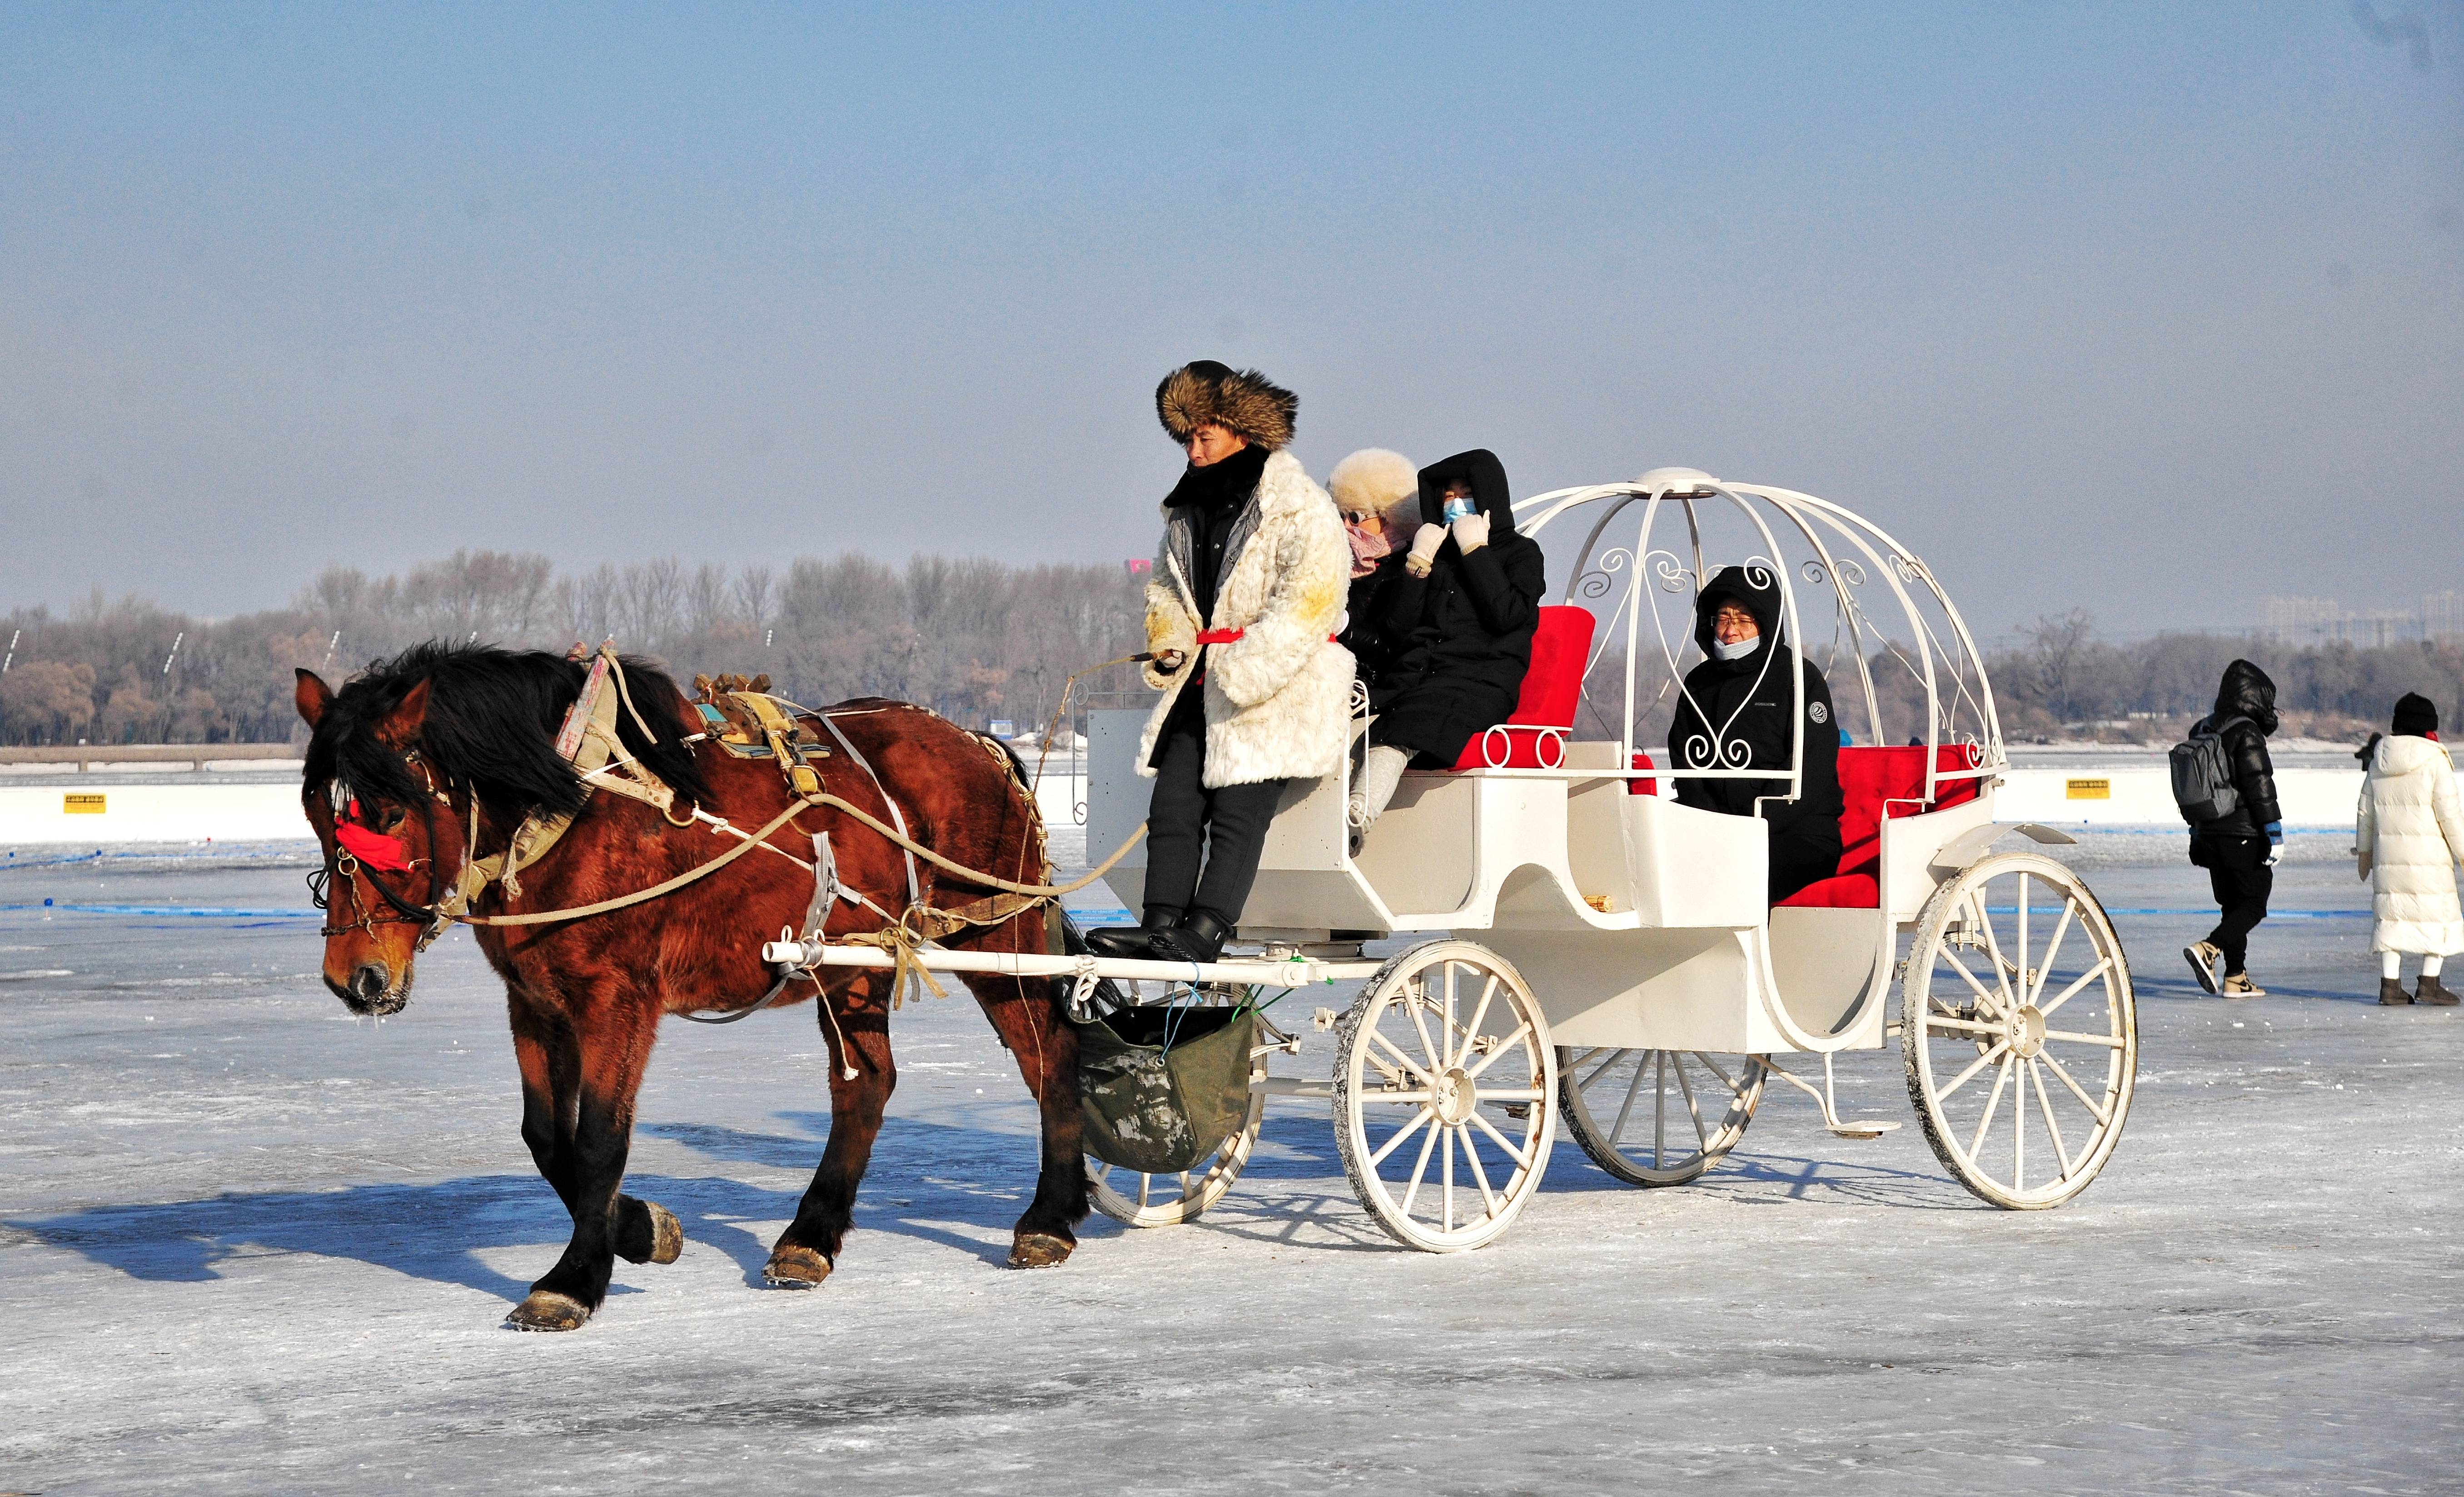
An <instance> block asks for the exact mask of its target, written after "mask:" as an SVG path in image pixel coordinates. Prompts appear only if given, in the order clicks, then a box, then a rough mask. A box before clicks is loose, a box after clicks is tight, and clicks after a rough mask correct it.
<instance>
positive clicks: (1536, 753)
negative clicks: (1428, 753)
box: [1454, 605, 1599, 769]
mask: <svg viewBox="0 0 2464 1497" xmlns="http://www.w3.org/2000/svg"><path fill="white" fill-rule="evenodd" d="M1597 627H1599V621H1597V620H1596V619H1594V618H1593V617H1592V613H1591V610H1590V609H1588V608H1577V607H1573V606H1572V605H1559V606H1555V607H1547V608H1542V609H1541V610H1540V622H1539V624H1538V626H1537V627H1534V628H1533V630H1532V632H1531V668H1530V669H1529V670H1528V671H1525V672H1524V673H1523V695H1522V697H1521V698H1520V699H1519V700H1518V701H1516V702H1515V704H1514V715H1512V716H1510V717H1508V718H1507V719H1506V720H1505V721H1504V722H1501V723H1499V724H1498V725H1497V726H1496V727H1494V728H1491V729H1489V730H1488V731H1487V732H1485V733H1480V734H1475V735H1473V736H1472V738H1471V741H1470V742H1468V743H1465V744H1464V745H1463V753H1462V755H1461V756H1460V757H1459V758H1457V759H1456V760H1455V764H1454V767H1455V768H1457V769H1554V768H1556V767H1557V766H1558V765H1560V764H1562V763H1564V762H1565V761H1566V735H1567V734H1569V733H1571V732H1573V727H1574V708H1575V705H1576V704H1577V703H1579V702H1580V701H1581V700H1582V699H1583V667H1584V666H1585V664H1587V663H1588V662H1589V661H1590V660H1591V657H1592V631H1593V630H1594V629H1595V628H1597Z"/></svg>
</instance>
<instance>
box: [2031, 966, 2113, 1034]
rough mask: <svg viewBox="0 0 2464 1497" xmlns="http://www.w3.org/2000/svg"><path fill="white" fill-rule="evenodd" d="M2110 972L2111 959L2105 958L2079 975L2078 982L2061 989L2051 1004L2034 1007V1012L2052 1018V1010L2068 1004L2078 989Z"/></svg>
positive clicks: (2111, 968) (2039, 1004)
mask: <svg viewBox="0 0 2464 1497" xmlns="http://www.w3.org/2000/svg"><path fill="white" fill-rule="evenodd" d="M2112 970H2113V958H2111V957H2107V958H2104V959H2103V960H2102V961H2100V962H2098V963H2097V964H2096V965H2095V966H2093V967H2090V968H2088V969H2087V970H2086V971H2085V972H2082V973H2080V974H2079V980H2078V981H2076V982H2073V983H2072V984H2071V985H2070V986H2068V987H2066V988H2064V989H2062V991H2061V994H2060V996H2059V997H2057V998H2056V999H2055V1000H2054V1001H2053V1002H2050V1003H2038V1004H2037V1005H2036V1012H2038V1013H2040V1014H2043V1015H2044V1016H2045V1017H2046V1018H2048V1019H2050V1018H2052V1017H2053V1014H2054V1010H2055V1009H2057V1008H2059V1007H2061V1006H2062V1005H2063V1004H2064V1003H2067V1002H2070V1001H2071V998H2072V996H2073V995H2074V994H2076V993H2078V992H2079V989H2081V988H2083V987H2085V986H2087V985H2088V984H2089V983H2090V982H2093V981H2095V980H2097V979H2098V978H2101V977H2102V976H2104V975H2105V974H2106V973H2107V972H2110V971H2112Z"/></svg>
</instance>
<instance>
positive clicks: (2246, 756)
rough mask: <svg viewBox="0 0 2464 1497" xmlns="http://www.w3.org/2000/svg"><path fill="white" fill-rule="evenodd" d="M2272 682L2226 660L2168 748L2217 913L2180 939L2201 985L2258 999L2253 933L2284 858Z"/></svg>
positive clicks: (2193, 852) (2197, 862)
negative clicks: (2191, 937)
mask: <svg viewBox="0 0 2464 1497" xmlns="http://www.w3.org/2000/svg"><path fill="white" fill-rule="evenodd" d="M2275 731H2276V683H2275V682H2274V681H2272V680H2269V679H2268V675H2267V672H2266V671H2261V670H2260V669H2259V668H2258V667H2256V666H2255V665H2253V664H2251V663H2250V662H2249V661H2247V660H2236V661H2234V662H2233V664H2231V665H2229V666H2227V667H2225V674H2224V680H2223V681H2222V682H2221V683H2220V684H2219V685H2218V686H2217V688H2216V707H2215V711H2214V712H2212V713H2211V714H2210V715H2207V716H2206V717H2203V718H2201V719H2200V720H2199V721H2198V722H2197V723H2196V724H2195V725H2194V726H2192V727H2191V729H2190V736H2189V738H2188V739H2186V740H2185V741H2183V742H2181V743H2178V744H2176V745H2174V747H2173V751H2172V771H2173V799H2174V801H2175V803H2176V804H2179V805H2180V806H2181V808H2182V817H2183V820H2185V821H2187V822H2189V824H2190V865H2191V867H2193V868H2203V869H2206V870H2208V886H2209V888H2210V889H2211V890H2213V891H2214V892H2215V896H2216V906H2217V910H2218V915H2219V918H2218V919H2217V921H2216V928H2215V929H2214V930H2212V931H2210V932H2209V933H2208V936H2207V938H2206V939H2205V940H2200V941H2193V942H2192V943H2191V944H2189V945H2188V946H2185V947H2183V948H2182V955H2183V956H2184V957H2186V958H2189V963H2190V972H2191V974H2192V975H2193V976H2194V977H2196V978H2197V979H2198V980H2199V986H2201V987H2203V988H2205V989H2207V990H2208V991H2209V992H2211V993H2214V994H2218V995H2220V996H2222V997H2225V998H2262V997H2264V996H2266V992H2267V990H2266V989H2265V988H2262V987H2260V986H2259V985H2258V984H2257V983H2255V982H2253V981H2252V980H2250V971H2249V967H2248V964H2247V963H2248V957H2249V947H2250V933H2251V932H2252V931H2253V930H2255V929H2256V928H2257V926H2258V923H2259V922H2260V921H2261V920H2264V919H2266V918H2267V896H2268V895H2269V894H2270V893H2272V892H2274V891H2275V888H2276V865H2277V863H2278V862H2280V861H2282V860H2283V857H2284V814H2283V812H2282V811H2281V810H2280V809H2279V808H2278V807H2277V800H2276V763H2275V761H2274V760H2271V759H2269V758H2268V755H2267V739H2268V736H2269V735H2270V734H2272V733H2274V732H2275Z"/></svg>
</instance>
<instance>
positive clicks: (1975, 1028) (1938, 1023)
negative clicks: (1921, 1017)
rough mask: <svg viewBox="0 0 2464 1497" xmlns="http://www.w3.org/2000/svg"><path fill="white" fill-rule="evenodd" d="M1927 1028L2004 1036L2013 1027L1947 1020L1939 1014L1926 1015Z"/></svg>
mask: <svg viewBox="0 0 2464 1497" xmlns="http://www.w3.org/2000/svg"><path fill="white" fill-rule="evenodd" d="M1925 1027H1926V1028H1927V1029H1956V1030H1958V1031H1959V1032H1960V1033H1962V1034H2002V1033H2006V1032H2007V1031H2008V1030H2009V1029H2010V1027H2011V1026H2010V1025H2009V1024H1979V1023H1978V1022H1977V1021H1975V1020H1973V1019H1947V1018H1944V1017H1942V1016H1941V1015H1938V1014H1927V1015H1925Z"/></svg>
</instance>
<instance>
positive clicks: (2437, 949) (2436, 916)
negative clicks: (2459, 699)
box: [2353, 692, 2464, 1008]
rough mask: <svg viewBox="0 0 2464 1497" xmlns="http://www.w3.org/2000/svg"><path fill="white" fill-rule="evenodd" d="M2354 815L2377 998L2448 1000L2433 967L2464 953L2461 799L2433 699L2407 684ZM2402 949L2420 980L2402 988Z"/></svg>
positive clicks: (2372, 752)
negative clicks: (2459, 892)
mask: <svg viewBox="0 0 2464 1497" xmlns="http://www.w3.org/2000/svg"><path fill="white" fill-rule="evenodd" d="M2368 752H2369V758H2368V760H2367V761H2366V762H2367V763H2368V766H2369V767H2368V770H2367V772H2366V773H2365V775H2364V776H2363V779H2362V800H2361V804H2360V806H2359V808H2358V809H2357V811H2356V812H2355V815H2354V824H2355V825H2354V828H2353V850H2354V851H2355V852H2357V853H2359V854H2360V855H2361V872H2362V877H2364V878H2365V879H2367V880H2369V884H2370V917H2371V924H2370V950H2372V951H2374V952H2377V953H2378V954H2379V1002H2382V1003H2386V1004H2388V1005H2390V1006H2393V1005H2397V1004H2403V1003H2412V1002H2421V1003H2429V1004H2432V1005H2434V1006H2437V1007H2441V1008H2444V1007H2449V1006H2451V1005H2453V1003H2454V1002H2455V1001H2456V1000H2455V995H2454V994H2453V993H2451V992H2449V991H2448V990H2447V988H2446V985H2445V984H2443V983H2441V982H2440V981H2439V980H2438V969H2439V968H2440V967H2441V966H2442V965H2443V964H2444V961H2445V958H2447V957H2448V956H2450V955H2452V954H2453V953H2455V952H2458V951H2464V906H2459V905H2458V903H2457V901H2456V898H2455V865H2456V863H2457V862H2458V861H2459V860H2464V806H2459V805H2458V804H2457V801H2456V793H2455V767H2454V765H2453V764H2452V763H2450V762H2449V761H2448V759H2447V750H2446V749H2445V748H2443V747H2441V746H2440V744H2439V742H2438V707H2437V704H2436V703H2434V702H2432V701H2431V699H2430V698H2429V697H2427V696H2417V695H2415V694H2413V693H2410V692H2407V693H2405V694H2404V695H2403V696H2402V697H2400V698H2398V699H2397V701H2396V704H2395V721H2394V723H2393V724H2392V731H2390V732H2389V733H2388V735H2387V737H2382V738H2373V740H2372V741H2371V744H2370V747H2369V751H2368ZM2407 952H2413V953H2417V954H2418V955H2419V956H2420V958H2421V980H2420V981H2419V982H2418V983H2417V984H2416V985H2415V987H2414V990H2413V991H2412V992H2410V993H2408V992H2406V991H2405V990H2404V980H2403V969H2402V968H2401V967H2400V966H2399V965H2398V964H2399V963H2400V962H2401V961H2402V960H2403V959H2404V954H2405V953H2407Z"/></svg>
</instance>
